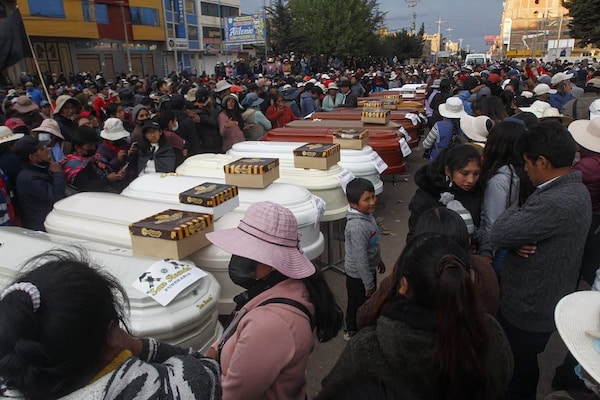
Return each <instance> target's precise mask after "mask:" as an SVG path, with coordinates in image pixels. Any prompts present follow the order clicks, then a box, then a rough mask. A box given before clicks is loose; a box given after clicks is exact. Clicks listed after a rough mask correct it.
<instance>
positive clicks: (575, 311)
mask: <svg viewBox="0 0 600 400" xmlns="http://www.w3.org/2000/svg"><path fill="white" fill-rule="evenodd" d="M554 322H555V323H556V328H557V330H558V334H559V335H560V337H561V338H562V340H563V342H564V343H565V345H567V348H568V349H569V351H570V352H571V354H573V357H575V359H576V360H577V361H578V362H579V364H581V367H582V368H583V369H584V370H585V371H586V372H587V373H588V374H589V375H590V376H591V377H592V378H593V379H594V380H595V381H596V382H600V353H599V351H598V349H597V347H596V346H597V344H598V341H599V340H600V292H597V291H593V290H584V291H580V292H575V293H571V294H569V295H567V296H565V297H563V298H562V299H561V300H560V301H559V302H558V304H557V305H556V308H555V309H554Z"/></svg>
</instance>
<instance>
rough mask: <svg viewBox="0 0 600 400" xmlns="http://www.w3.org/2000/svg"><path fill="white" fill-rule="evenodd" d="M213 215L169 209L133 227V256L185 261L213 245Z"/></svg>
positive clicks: (130, 232) (136, 223)
mask: <svg viewBox="0 0 600 400" xmlns="http://www.w3.org/2000/svg"><path fill="white" fill-rule="evenodd" d="M212 231H213V216H212V215H211V214H201V213H195V212H189V211H181V210H165V211H162V212H160V213H158V214H155V215H152V216H150V217H148V218H144V219H142V220H140V221H137V222H134V223H133V224H131V225H129V234H130V235H131V244H132V249H133V254H135V255H145V256H150V257H156V258H173V259H176V260H181V259H183V258H184V257H187V256H189V255H190V254H192V253H195V252H196V251H198V250H200V249H201V248H203V247H206V246H208V245H209V244H210V242H209V241H208V239H206V233H207V232H212Z"/></svg>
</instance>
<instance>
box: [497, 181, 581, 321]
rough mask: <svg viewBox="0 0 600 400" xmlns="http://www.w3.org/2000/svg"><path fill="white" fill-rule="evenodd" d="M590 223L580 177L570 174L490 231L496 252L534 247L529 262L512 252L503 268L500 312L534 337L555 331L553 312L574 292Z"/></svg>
mask: <svg viewBox="0 0 600 400" xmlns="http://www.w3.org/2000/svg"><path fill="white" fill-rule="evenodd" d="M591 218H592V204H591V201H590V195H589V192H588V191H587V189H586V188H585V186H584V185H583V184H582V183H581V173H580V172H579V171H572V172H570V173H568V174H566V175H563V176H561V177H559V178H557V179H555V180H554V181H552V182H550V183H549V184H548V185H547V186H544V187H543V188H542V189H537V190H536V191H535V192H534V193H533V194H532V195H531V196H529V198H528V199H527V201H526V202H525V204H523V206H522V207H520V208H519V207H517V206H513V207H510V208H508V209H507V210H506V211H504V213H502V215H501V216H500V217H499V218H498V219H497V220H496V222H495V223H494V225H493V227H492V232H491V241H492V243H493V244H494V245H495V246H498V247H505V248H508V249H513V250H515V249H517V248H519V247H520V246H523V245H528V244H536V245H537V251H536V252H535V254H532V255H530V256H529V257H528V258H524V257H520V256H519V255H517V254H516V253H515V252H514V251H509V252H508V253H507V255H506V259H505V260H504V264H503V266H502V276H501V278H502V288H501V292H500V312H501V313H502V315H503V316H504V317H505V318H506V319H507V320H508V321H509V322H510V323H511V324H513V325H514V326H516V327H517V328H519V329H522V330H525V331H530V332H552V331H554V307H555V306H556V303H558V301H559V300H560V299H561V298H562V297H564V296H565V295H567V294H569V293H571V292H573V291H575V289H576V287H577V280H578V277H579V270H580V268H581V257H582V255H583V247H584V245H585V241H586V237H587V233H588V229H589V227H590V223H591Z"/></svg>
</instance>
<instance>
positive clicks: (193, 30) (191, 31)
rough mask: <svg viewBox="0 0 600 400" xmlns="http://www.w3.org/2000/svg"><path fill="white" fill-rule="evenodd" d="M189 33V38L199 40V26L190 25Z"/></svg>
mask: <svg viewBox="0 0 600 400" xmlns="http://www.w3.org/2000/svg"><path fill="white" fill-rule="evenodd" d="M187 34H188V39H189V40H198V27H197V26H194V25H188V27H187Z"/></svg>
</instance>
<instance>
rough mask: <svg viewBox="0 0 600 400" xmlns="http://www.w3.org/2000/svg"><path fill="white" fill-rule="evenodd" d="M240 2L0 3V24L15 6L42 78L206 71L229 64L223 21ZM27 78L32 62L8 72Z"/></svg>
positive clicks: (109, 0) (230, 56) (89, 0)
mask: <svg viewBox="0 0 600 400" xmlns="http://www.w3.org/2000/svg"><path fill="white" fill-rule="evenodd" d="M239 5H240V0H207V1H201V0H0V19H1V18H5V17H6V16H7V15H8V14H10V13H11V12H12V10H14V9H15V7H17V6H18V7H19V10H20V12H21V15H22V17H23V22H24V24H25V29H26V31H27V34H28V36H29V37H30V39H31V42H32V46H33V52H34V54H35V57H36V60H37V62H38V63H39V65H40V69H41V71H42V73H46V72H50V73H55V74H61V73H63V74H65V75H66V76H68V75H70V74H73V73H77V72H83V71H87V72H91V73H93V74H95V73H99V72H102V73H103V74H104V76H105V77H107V78H108V79H112V78H113V77H115V76H117V75H119V74H121V73H125V74H129V73H131V74H135V75H140V76H144V75H153V74H156V75H160V76H164V75H167V74H169V73H171V72H172V71H175V70H176V69H177V71H178V72H181V71H184V70H186V71H189V72H191V73H202V72H203V71H206V72H207V73H208V74H211V73H213V72H214V66H215V65H216V64H217V62H227V61H232V60H233V59H235V58H236V55H235V54H233V53H231V54H228V53H227V52H226V51H225V50H226V49H225V46H224V33H223V22H222V21H223V18H225V17H228V16H238V15H239V12H240V11H239V10H240V7H239ZM19 71H26V72H29V73H32V72H34V71H35V65H34V63H33V60H32V59H25V60H23V61H21V62H20V63H18V64H17V65H16V66H15V67H13V71H10V72H11V73H10V75H12V76H13V77H14V76H15V75H18V73H19Z"/></svg>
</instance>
